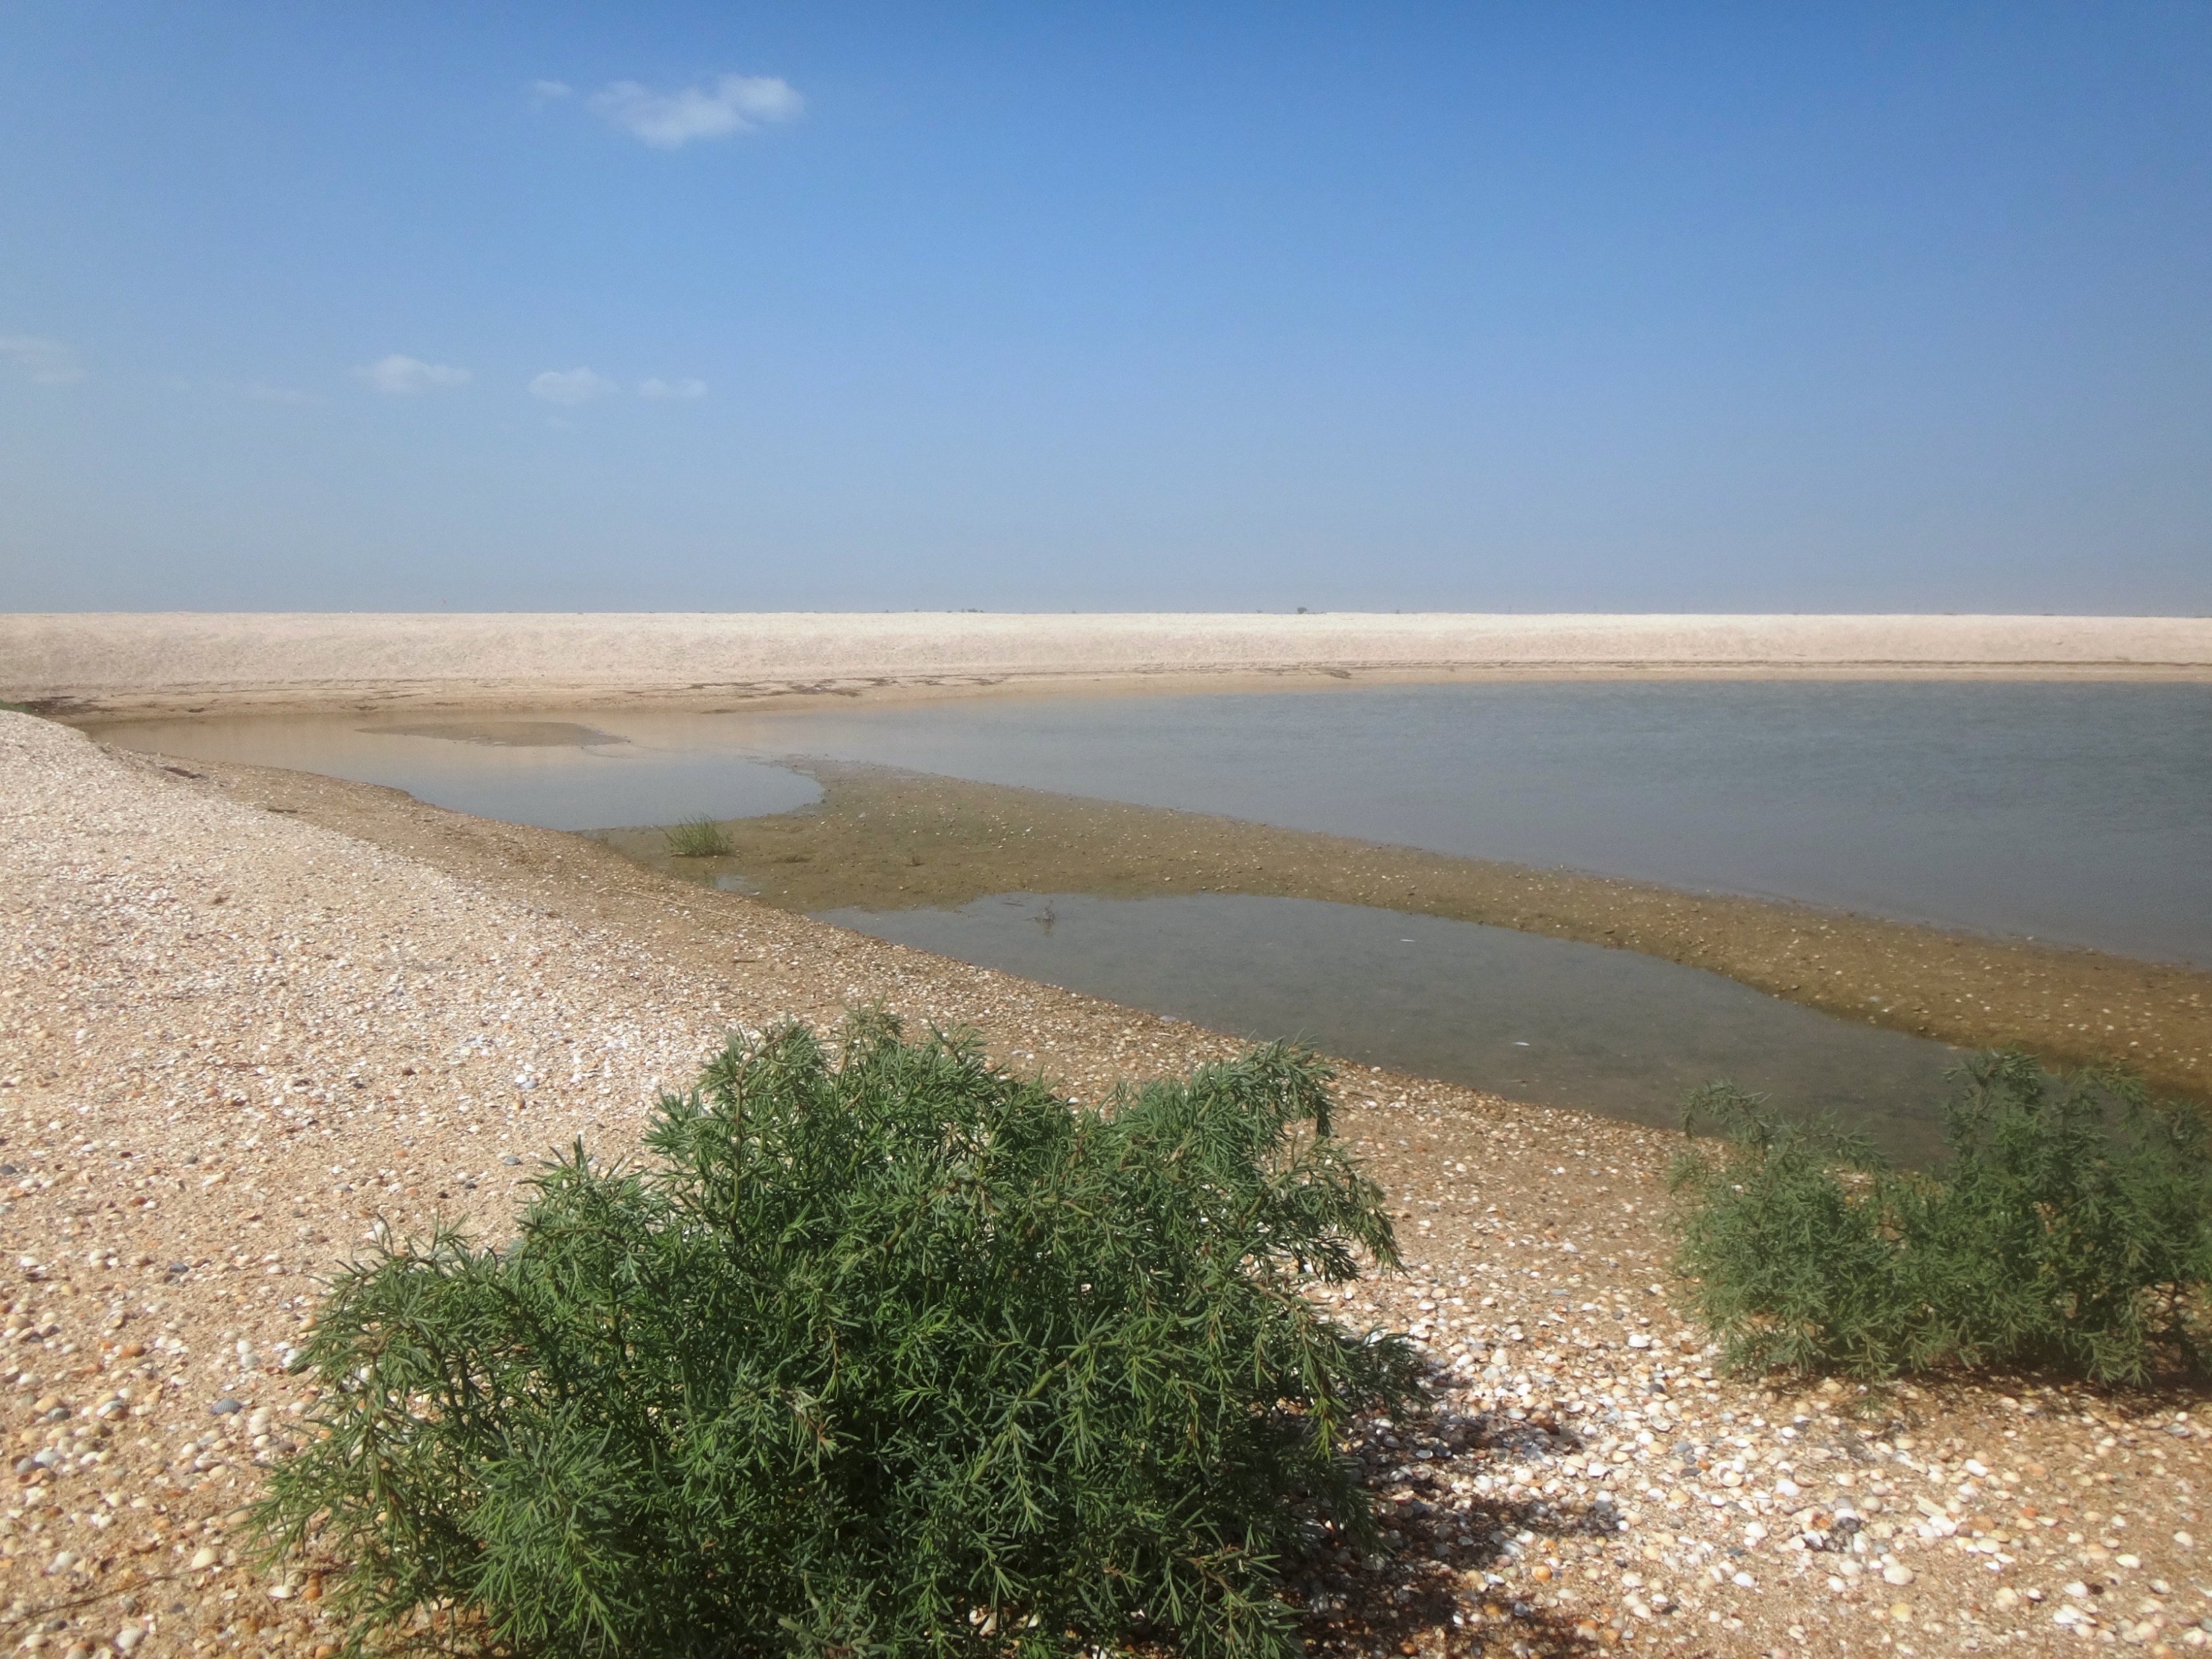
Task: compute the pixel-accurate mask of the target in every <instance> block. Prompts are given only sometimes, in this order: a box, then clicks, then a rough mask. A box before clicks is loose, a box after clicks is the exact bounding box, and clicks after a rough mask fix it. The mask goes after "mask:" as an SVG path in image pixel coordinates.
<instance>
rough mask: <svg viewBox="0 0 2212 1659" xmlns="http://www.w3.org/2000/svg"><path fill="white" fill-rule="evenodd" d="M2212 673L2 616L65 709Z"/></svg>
mask: <svg viewBox="0 0 2212 1659" xmlns="http://www.w3.org/2000/svg"><path fill="white" fill-rule="evenodd" d="M1623 672H1653V673H1727V674H1746V673H1765V674H1808V673H1809V674H1851V675H1870V676H1903V675H1926V674H1953V675H1961V674H1964V675H1989V674H2004V675H2017V676H2029V677H2060V676H2069V677H2071V676H2091V677H2105V678H2152V677H2179V678H2200V677H2212V619H2206V618H2189V617H1929V616H1862V617H1844V616H1802V617H1783V616H1480V615H1464V616H1461V615H1443V614H1434V615H1413V616H1399V615H1392V616H1381V615H1367V614H1335V613H1332V614H1326V615H1316V616H1288V617H1286V616H1273V615H1269V616H1261V615H1254V616H1240V615H1226V614H1224V615H1167V614H1161V615H1125V616H1047V615H1034V616H1009V615H983V614H980V613H967V612H939V613H927V612H909V613H903V614H890V613H886V614H879V615H877V614H860V613H814V614H805V613H793V614H775V615H751V616H748V615H740V614H696V615H683V614H638V615H617V614H574V615H513V616H404V615H391V616H378V615H368V614H331V615H307V614H301V615H278V614H233V615H222V614H198V613H177V614H159V615H129V614H122V613H113V614H110V613H85V614H76V615H52V616H38V615H9V616H0V698H5V699H6V700H9V701H12V702H28V703H34V704H37V705H40V706H41V707H44V708H50V709H52V710H53V711H55V712H64V713H87V712H94V711H99V712H112V713H125V712H135V713H152V712H173V711H175V710H179V709H184V708H197V707H214V706H220V707H222V708H225V709H226V710H229V711H232V712H237V711H240V710H242V709H246V708H354V707H362V706H375V707H380V708H405V707H428V706H436V707H441V708H518V707H527V706H537V707H556V706H561V705H562V704H564V703H576V702H591V701H595V700H596V701H599V702H601V703H602V704H603V705H604V703H605V702H606V700H608V699H610V698H624V697H638V698H650V699H653V700H654V701H669V702H684V703H694V704H699V705H702V706H711V705H714V704H716V703H723V702H736V701H752V700H757V699H759V698H763V697H791V696H821V695H823V694H825V693H830V692H839V693H844V694H848V695H851V694H859V695H878V696H880V695H884V694H887V693H889V694H897V695H903V696H913V695H916V694H923V695H957V694H961V693H963V692H972V691H973V690H976V689H978V688H979V687H986V686H1003V685H1006V684H1014V685H1027V684H1046V683H1056V684H1081V683H1086V682H1099V681H1103V682H1127V681H1128V680H1130V679H1132V678H1142V679H1159V678H1167V679H1170V680H1173V681H1175V682H1176V683H1178V684H1182V683H1185V682H1188V681H1198V682H1223V681H1233V682H1239V683H1244V682H1257V683H1261V684H1266V683H1279V678H1280V677H1282V676H1285V675H1295V676H1300V677H1309V676H1310V677H1318V678H1322V679H1324V680H1326V679H1330V678H1334V679H1339V680H1341V679H1346V678H1453V677H1455V676H1457V675H1462V674H1508V675H1528V674H1547V673H1613V674H1617V673H1623Z"/></svg>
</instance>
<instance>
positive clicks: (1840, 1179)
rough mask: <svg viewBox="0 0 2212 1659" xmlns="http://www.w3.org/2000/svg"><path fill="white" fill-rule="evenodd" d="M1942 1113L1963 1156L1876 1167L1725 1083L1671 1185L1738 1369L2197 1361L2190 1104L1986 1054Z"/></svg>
mask: <svg viewBox="0 0 2212 1659" xmlns="http://www.w3.org/2000/svg"><path fill="white" fill-rule="evenodd" d="M1954 1075H1961V1076H1963V1077H1964V1079H1965V1080H1966V1087H1965V1090H1964V1091H1963V1094H1962V1095H1961V1097H1960V1098H1959V1099H1958V1100H1956V1101H1955V1102H1954V1103H1951V1104H1949V1105H1948V1106H1947V1107H1946V1108H1945V1109H1944V1128H1945V1140H1946V1144H1947V1145H1948V1148H1949V1154H1950V1155H1949V1157H1948V1159H1947V1160H1946V1161H1945V1162H1944V1163H1942V1164H1940V1165H1939V1166H1937V1167H1936V1169H1934V1170H1929V1171H1928V1172H1926V1173H1924V1174H1921V1173H1915V1172H1911V1171H1899V1170H1890V1169H1887V1168H1885V1167H1883V1166H1882V1165H1881V1164H1880V1163H1879V1161H1878V1160H1876V1159H1875V1158H1874V1157H1873V1156H1872V1155H1871V1153H1870V1152H1869V1149H1868V1148H1867V1147H1866V1146H1865V1145H1864V1144H1863V1143H1860V1142H1855V1141H1847V1140H1844V1139H1838V1138H1836V1137H1833V1136H1832V1135H1827V1134H1825V1133H1815V1132H1810V1131H1807V1130H1804V1129H1802V1128H1797V1127H1792V1126H1790V1125H1789V1124H1786V1123H1784V1122H1783V1121H1780V1120H1778V1119H1777V1118H1774V1117H1772V1116H1770V1115H1767V1114H1766V1113H1765V1110H1764V1109H1763V1107H1764V1100H1763V1097H1757V1096H1752V1095H1747V1094H1745V1093H1743V1092H1742V1091H1741V1090H1738V1089H1735V1088H1734V1087H1732V1086H1731V1085H1727V1084H1716V1085H1712V1086H1711V1087H1710V1088H1708V1089H1705V1090H1700V1091H1697V1092H1696V1093H1695V1094H1693V1095H1692V1097H1690V1100H1689V1102H1688V1105H1687V1109H1686V1116H1685V1125H1686V1127H1694V1126H1695V1124H1696V1122H1697V1121H1698V1120H1699V1119H1701V1118H1708V1119H1711V1120H1713V1121H1715V1123H1716V1126H1717V1127H1718V1128H1719V1130H1720V1131H1721V1133H1722V1136H1723V1139H1722V1144H1721V1146H1719V1148H1718V1149H1717V1150H1716V1151H1702V1150H1701V1151H1693V1152H1689V1153H1686V1154H1685V1156H1684V1157H1683V1158H1682V1159H1681V1160H1680V1163H1678V1164H1677V1165H1676V1168H1675V1171H1674V1182H1675V1185H1676V1188H1677V1190H1678V1191H1681V1192H1683V1193H1685V1194H1686V1195H1687V1197H1688V1200H1689V1202H1688V1204H1687V1206H1686V1210H1685V1212H1684V1213H1683V1215H1682V1217H1681V1228H1682V1239H1681V1250H1680V1256H1679V1257H1678V1259H1677V1267H1678V1268H1679V1269H1680V1271H1681V1272H1682V1273H1684V1274H1686V1276H1687V1277H1688V1278H1689V1279H1691V1281H1692V1285H1693V1289H1692V1303H1693V1305H1694V1308H1695V1310H1696V1312H1697V1314H1698V1315H1699V1317H1700V1318H1702V1319H1703V1320H1704V1322H1705V1323H1706V1324H1707V1325H1708V1326H1710V1327H1711V1329H1712V1330H1713V1331H1714V1333H1715V1334H1717V1336H1718V1337H1719V1339H1720V1340H1721V1342H1722V1344H1723V1351H1724V1355H1725V1358H1726V1359H1727V1361H1728V1363H1729V1364H1732V1365H1735V1366H1738V1367H1742V1368H1750V1369H1759V1370H1764V1369H1766V1368H1769V1367H1775V1366H1781V1367H1786V1368H1790V1369H1796V1370H1842V1371H1846V1372H1850V1373H1852V1374H1855V1375H1857V1376H1867V1377H1879V1376H1890V1375H1893V1374H1895V1373H1897V1372H1899V1371H1918V1370H1928V1369H1929V1368H1931V1367H1935V1366H1939V1365H1952V1364H1955V1365H1964V1366H2005V1367H2044V1368H2049V1369H2051V1370H2059V1371H2063V1372H2067V1373H2069V1374H2073V1375H2078V1376H2087V1377H2089V1378H2091V1379H2093V1380H2094V1381H2097V1382H2100V1383H2142V1382H2143V1381H2145V1380H2147V1379H2148V1377H2149V1376H2150V1375H2151V1373H2152V1371H2153V1370H2154V1367H2155V1366H2156V1365H2158V1364H2160V1363H2161V1362H2163V1361H2182V1362H2185V1363H2189V1364H2200V1363H2201V1362H2202V1360H2203V1356H2204V1347H2203V1338H2204V1331H2203V1326H2202V1315H2203V1297H2204V1292H2205V1289H2206V1285H2207V1282H2208V1280H2212V1154H2208V1150H2207V1144H2206V1137H2205V1131H2204V1125H2203V1120H2202V1118H2201V1117H2200V1116H2199V1115H2197V1113H2196V1112H2194V1111H2191V1110H2188V1109H2183V1108H2179V1107H2175V1106H2170V1105H2169V1106H2154V1105H2152V1104H2150V1103H2148V1102H2147V1101H2146V1100H2145V1098H2144V1096H2143V1092H2142V1085H2140V1084H2139V1083H2137V1082H2136V1080H2135V1079H2132V1078H2130V1077H2129V1076H2126V1075H2124V1074H2123V1073H2118V1072H2113V1071H2108V1070H2091V1071H2086V1072H2081V1073H2075V1074H2073V1075H2070V1076H2063V1075H2057V1074H2053V1073H2048V1072H2045V1070H2044V1069H2043V1068H2042V1067H2041V1066H2039V1064H2038V1063H2037V1062H2036V1061H2035V1060H2033V1059H2031V1058H2030V1057H2029V1056H2027V1055H2026V1054H2019V1053H2016V1052H2012V1051H2005V1052H2001V1053H1991V1054H1978V1055H1974V1056H1972V1058H1970V1059H1969V1060H1967V1062H1966V1066H1964V1068H1963V1070H1962V1072H1961V1073H1954Z"/></svg>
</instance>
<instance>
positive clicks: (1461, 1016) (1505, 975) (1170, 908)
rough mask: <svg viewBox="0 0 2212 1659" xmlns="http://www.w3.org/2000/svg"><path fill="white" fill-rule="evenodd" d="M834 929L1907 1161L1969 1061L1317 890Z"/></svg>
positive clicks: (1121, 997) (1619, 1106) (1513, 1081)
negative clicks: (1951, 1074) (1743, 1108)
mask: <svg viewBox="0 0 2212 1659" xmlns="http://www.w3.org/2000/svg"><path fill="white" fill-rule="evenodd" d="M823 920H824V921H834V922H836V923H837V924H838V925H839V926H841V927H851V928H854V929H856V930H858V931H860V932H861V933H872V934H875V935H876V936H877V937H878V938H880V939H891V940H894V941H896V943H898V944H902V945H915V946H917V947H919V948H920V949H922V950H925V951H936V952H938V953H939V955H942V956H949V957H957V958H959V959H961V960H962V961H966V962H987V963H990V964H991V965H992V966H993V967H995V968H1001V969H1006V970H1007V971H1008V972H1011V973H1016V974H1020V975H1024V976H1025V977H1027V978H1030V979H1039V980H1043V981H1048V983H1051V984H1054V985H1062V986H1066V987H1068V988H1069V989H1071V990H1076V991H1083V992H1086V993H1088V994H1091V995H1093V996H1099V997H1104V998H1106V999H1108V1000H1110V1001H1114V1002H1119V1003H1123V1004H1126V1005H1127V1006H1131V1007H1135V1008H1145V1009H1149V1010H1151V1011H1152V1012H1155V1013H1162V1014H1170V1015H1172V1016H1174V1017H1176V1018H1181V1019H1189V1020H1194V1021H1196V1022H1198V1023H1199V1024H1202V1025H1206V1026H1209V1027H1211V1028H1212V1029H1214V1030H1221V1031H1227V1032H1230V1033H1231V1034H1233V1035H1236V1036H1248V1037H1253V1038H1255V1039H1261V1040H1266V1039H1269V1038H1274V1037H1296V1038H1300V1039H1303V1040H1304V1041H1306V1042H1310V1043H1312V1044H1313V1045H1314V1046H1315V1047H1316V1048H1320V1049H1322V1051H1323V1052H1324V1053H1327V1054H1335V1055H1339V1056H1340V1057H1342V1058H1344V1059H1346V1060H1358V1061H1364V1062H1365V1063H1367V1064H1370V1065H1377V1066H1390V1067H1392V1068H1393V1069H1395V1070H1397V1071H1401V1072H1407V1073H1413V1075H1416V1076H1420V1077H1434V1078H1443V1079H1446V1080H1448V1081H1449V1082H1453V1083H1463V1084H1466V1085H1469V1086H1470V1087H1473V1088H1477V1089H1484V1090H1487V1091H1491V1092H1492V1093H1494V1094H1501V1095H1504V1096H1507V1097H1510V1098H1512V1099H1516V1100H1531V1101H1535V1102H1538V1103H1542V1104H1547V1105H1553V1106H1572V1107H1580V1108H1582V1109H1585V1110H1589V1111H1596V1112H1602V1113H1604V1114H1606V1115H1608V1116H1613V1117H1624V1118H1629V1119H1632V1120H1634V1121H1639V1122H1644V1123H1653V1124H1658V1125H1662V1126H1664V1127H1674V1126H1676V1125H1678V1124H1679V1123H1680V1121H1681V1101H1682V1097H1683V1096H1684V1094H1685V1093H1686V1091H1690V1090H1692V1089H1694V1088H1697V1087H1698V1086H1699V1085H1702V1084H1706V1083H1711V1082H1713V1081H1715V1080H1716V1079H1728V1080H1729V1081H1731V1082H1733V1083H1735V1084H1737V1085H1740V1086H1741V1087H1743V1088H1746V1089H1750V1090H1753V1091H1757V1092H1762V1093H1766V1094H1768V1095H1769V1096H1771V1101H1772V1103H1773V1105H1774V1107H1775V1108H1776V1109H1778V1110H1786V1111H1787V1112H1789V1113H1790V1115H1796V1116H1802V1117H1812V1118H1821V1117H1826V1118H1829V1119H1832V1121H1835V1122H1837V1123H1838V1124H1840V1125H1843V1126H1845V1127H1850V1128H1851V1129H1854V1130H1856V1131H1857V1132H1858V1133H1863V1134H1865V1135H1866V1136H1867V1137H1868V1138H1869V1139H1871V1140H1873V1141H1874V1142H1875V1144H1876V1145H1877V1146H1880V1147H1881V1149H1882V1151H1884V1152H1887V1154H1889V1155H1890V1156H1891V1157H1893V1158H1899V1159H1902V1160H1905V1161H1908V1162H1913V1161H1920V1160H1924V1159H1926V1158H1930V1157H1933V1156H1934V1155H1935V1154H1936V1152H1937V1151H1938V1150H1939V1145H1938V1138H1937V1135H1936V1118H1935V1113H1934V1110H1933V1107H1934V1104H1935V1103H1936V1102H1937V1101H1939V1100H1941V1099H1942V1098H1943V1097H1945V1096H1946V1095H1947V1094H1948V1093H1949V1092H1951V1090H1952V1085H1951V1084H1950V1083H1949V1082H1948V1080H1947V1079H1946V1078H1945V1075H1944V1074H1945V1073H1947V1072H1948V1070H1950V1069H1951V1068H1952V1067H1954V1066H1956V1065H1957V1064H1958V1063H1959V1060H1960V1054H1959V1051H1958V1050H1956V1049H1954V1048H1947V1047H1946V1046H1944V1045H1943V1044H1942V1043H1939V1042H1928V1041H1926V1040H1924V1039H1923V1038H1919V1037H1912V1036H1905V1035H1904V1034H1903V1033H1901V1032H1898V1031H1889V1030H1881V1029H1879V1028H1877V1027H1875V1026H1871V1025H1860V1024H1853V1023H1851V1022H1850V1021H1848V1020H1842V1019H1836V1018H1832V1017H1830V1016H1829V1015H1826V1014H1822V1013H1817V1012H1814V1010H1812V1009H1809V1008H1802V1007H1799V1006H1797V1005H1796V1004H1795V1003H1790V1002H1784V1001H1782V1000H1778V999H1777V998H1774V997H1771V996H1767V995H1765V994H1764V993H1762V992H1759V991H1754V990H1753V989H1751V988H1750V987H1748V986H1744V985H1739V984H1737V983H1736V982H1735V981H1733V980H1729V979H1723V978H1722V977H1721V976H1720V975H1717V974H1709V973H1705V972H1702V971H1700V970H1699V969H1694V968H1684V967H1680V966H1677V965H1676V964H1675V963H1669V962H1660V961H1657V960H1655V959H1654V958H1652V957H1643V956H1638V955H1636V954H1635V953H1634V952H1633V951H1608V950H1606V949H1603V948H1602V947H1601V946H1598V945H1577V944H1574V943H1572V942H1571V941H1568V940H1565V939H1544V938H1540V937H1538V936H1537V935H1535V934H1533V933H1516V932H1515V931H1514V930H1512V929H1511V928H1507V927H1479V926H1477V925H1475V924H1474V923H1472V922H1464V921H1444V920H1443V919H1442V918H1439V917H1436V916H1413V915H1401V914H1400V913H1399V912H1396V911H1393V910H1378V909H1370V908H1365V907H1364V906H1358V905H1350V904H1328V903H1324V902H1321V901H1318V900H1314V899H1294V898H1269V897H1260V896H1254V895H1250V894H1229V893H1210V894H1200V895H1194V896H1177V897H1170V898H1146V899H1102V898H1096V897H1091V896H1085V895H1082V894H1070V893H1055V894H1042V895H1041V894H1034V893H1008V894H999V895H994V896H991V897H988V898H982V899H978V900H976V901H975V902H974V903H972V904H967V905H963V906H962V907H961V908H958V909H957V910H892V911H878V912H873V913H871V912H867V911H861V910H831V911H828V912H826V913H824V915H823Z"/></svg>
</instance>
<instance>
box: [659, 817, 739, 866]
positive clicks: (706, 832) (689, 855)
mask: <svg viewBox="0 0 2212 1659" xmlns="http://www.w3.org/2000/svg"><path fill="white" fill-rule="evenodd" d="M660 833H661V834H662V835H664V836H666V837H667V838H668V850H669V851H670V852H671V854H674V855H675V856H676V857H678V858H679V859H726V858H727V857H729V855H730V838H729V837H728V836H726V835H724V834H723V833H722V826H721V825H720V824H719V823H715V822H714V819H712V818H710V817H704V816H702V817H696V818H686V819H684V822H683V823H679V824H677V825H675V826H674V827H673V828H672V829H664V830H662V831H661V832H660Z"/></svg>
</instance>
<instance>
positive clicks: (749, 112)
mask: <svg viewBox="0 0 2212 1659" xmlns="http://www.w3.org/2000/svg"><path fill="white" fill-rule="evenodd" d="M588 107H589V108H590V110H591V112H592V114H594V115H598V116H601V117H603V118H605V119H606V120H607V121H608V122H609V123H610V124H611V125H614V126H616V127H618V128H620V129H621V130H622V131H624V132H627V133H629V135H630V136H631V137H634V138H640V139H642V140H644V141H645V142H646V143H648V144H651V145H653V147H654V148H655V149H682V148H683V147H684V145H686V144H688V143H690V142H691V141H692V140H693V139H694V138H726V137H730V135H731V134H732V133H738V132H750V131H753V130H754V129H755V128H757V127H759V126H763V125H767V124H769V123H770V122H775V121H791V120H796V119H797V118H798V117H799V114H800V112H802V111H804V110H805V107H806V100H805V99H804V98H802V97H800V96H799V94H798V92H797V91H795V90H794V89H793V88H792V86H791V85H790V83H789V82H785V81H781V80H779V79H777V78H776V77H775V76H773V75H724V76H717V77H716V78H715V80H714V82H713V83H712V84H711V85H709V86H704V87H684V88H679V89H678V90H677V91H675V92H655V91H654V90H653V88H650V87H647V86H643V85H641V84H640V83H639V82H635V81H617V82H615V83H614V84H613V85H611V86H608V87H604V88H600V89H599V91H598V92H595V93H593V94H592V96H591V98H590V100H589V101H588Z"/></svg>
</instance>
